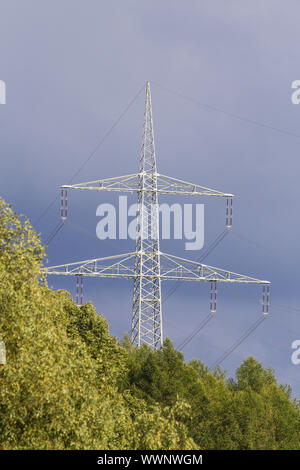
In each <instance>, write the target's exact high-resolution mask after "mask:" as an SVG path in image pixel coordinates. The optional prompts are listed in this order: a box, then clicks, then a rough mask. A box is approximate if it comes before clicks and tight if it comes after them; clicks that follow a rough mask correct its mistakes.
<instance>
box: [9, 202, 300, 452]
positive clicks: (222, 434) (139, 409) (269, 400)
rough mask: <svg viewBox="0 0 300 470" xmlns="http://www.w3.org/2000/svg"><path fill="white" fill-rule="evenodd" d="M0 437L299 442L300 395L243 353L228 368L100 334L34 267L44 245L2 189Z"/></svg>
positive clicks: (98, 444) (258, 444)
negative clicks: (231, 373)
mask: <svg viewBox="0 0 300 470" xmlns="http://www.w3.org/2000/svg"><path fill="white" fill-rule="evenodd" d="M0 221H1V224H0V341H3V342H4V343H5V347H6V356H7V357H6V360H7V363H6V364H5V365H4V366H3V367H2V368H0V449H107V450H110V449H150V450H151V449H165V450H167V449H175V450H177V449H179V450H180V449H197V448H199V449H299V448H300V407H299V403H298V402H297V401H296V400H294V399H292V397H291V390H290V387H288V386H283V385H278V384H277V383H276V380H275V377H274V373H273V371H272V370H270V369H268V370H265V369H264V368H263V366H262V365H261V364H260V363H259V362H257V361H256V360H255V359H254V358H253V357H249V358H247V359H246V360H245V361H244V362H243V363H242V364H241V366H240V367H239V368H238V369H237V371H236V377H235V378H234V379H228V378H227V377H226V374H225V373H224V372H223V371H222V370H221V369H218V370H216V371H214V373H212V372H210V371H209V370H208V368H207V367H206V366H205V365H204V364H203V363H202V362H201V361H199V360H197V359H194V360H192V361H190V362H188V363H187V362H185V361H184V357H183V355H182V353H181V352H179V351H176V349H174V347H173V345H172V343H171V341H170V340H169V339H168V338H167V339H166V340H165V342H164V344H163V347H162V348H161V349H159V350H156V351H153V350H151V349H150V348H149V347H147V346H146V345H143V346H142V347H141V348H134V347H133V346H132V345H131V343H130V341H129V339H128V338H127V337H124V339H123V341H122V342H121V343H120V342H119V341H118V340H117V339H116V338H114V337H113V336H111V335H110V333H109V329H108V324H107V322H106V320H105V319H104V318H103V316H102V315H99V314H97V313H96V311H95V309H94V307H93V305H92V304H91V303H86V304H85V305H83V306H81V307H79V306H77V305H76V304H75V303H74V302H73V300H72V298H71V296H70V294H69V293H68V292H66V291H63V290H59V291H57V292H55V291H53V290H52V289H50V288H49V287H48V286H47V283H46V279H45V278H44V276H43V275H42V274H41V267H42V263H43V260H44V257H45V249H44V247H43V245H42V243H41V241H40V239H39V236H38V235H37V234H36V232H35V231H34V229H33V228H32V226H31V225H30V222H29V221H28V220H27V219H26V218H24V217H22V216H18V215H16V214H15V213H14V212H13V210H12V209H11V207H10V206H9V205H7V204H6V203H5V202H4V201H3V200H2V199H0Z"/></svg>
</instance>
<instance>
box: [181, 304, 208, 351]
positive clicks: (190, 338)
mask: <svg viewBox="0 0 300 470" xmlns="http://www.w3.org/2000/svg"><path fill="white" fill-rule="evenodd" d="M212 318H213V315H212V314H211V313H210V314H209V315H207V316H206V317H205V318H204V319H203V320H202V322H201V323H200V325H198V326H197V328H195V330H194V331H192V333H190V334H189V336H188V337H187V338H186V339H185V340H184V341H183V342H182V343H181V344H180V345H179V346H178V349H179V350H181V351H182V350H183V348H185V347H186V346H187V345H188V344H189V343H190V341H192V339H193V338H194V337H195V336H196V335H197V334H198V333H199V332H200V331H201V330H202V329H203V328H204V327H205V326H206V325H207V323H208V322H210V320H211V319H212Z"/></svg>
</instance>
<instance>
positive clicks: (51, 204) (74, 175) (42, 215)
mask: <svg viewBox="0 0 300 470" xmlns="http://www.w3.org/2000/svg"><path fill="white" fill-rule="evenodd" d="M144 88H145V85H143V86H142V87H141V88H140V90H139V91H138V93H137V94H136V95H135V97H134V98H133V99H132V100H131V101H130V102H129V104H128V105H127V106H126V108H125V109H124V110H123V111H122V113H121V114H120V116H119V117H118V118H117V120H116V121H115V122H114V123H113V125H112V126H111V127H110V128H109V129H108V131H107V132H106V133H105V134H104V136H103V137H102V139H101V140H100V142H98V144H97V145H96V147H95V148H94V149H93V151H92V152H91V153H90V154H89V156H88V157H87V159H86V160H85V161H84V162H83V163H82V164H81V166H80V167H79V168H78V170H77V171H76V172H75V173H74V174H73V176H72V177H71V178H70V180H69V182H68V184H71V183H72V181H73V180H74V178H75V177H76V176H78V175H79V173H80V172H81V171H82V170H83V168H84V167H85V166H86V165H87V163H88V162H89V161H90V160H91V159H92V158H93V156H94V155H95V154H96V152H97V151H98V150H99V148H100V147H101V145H103V143H104V142H105V140H106V139H107V138H108V137H109V135H110V134H111V133H112V131H113V130H114V129H115V127H116V126H117V125H118V124H119V122H120V121H121V119H122V118H123V117H124V116H125V114H126V113H127V112H128V111H129V109H130V108H131V106H132V105H133V104H134V103H135V101H136V100H137V98H138V97H139V96H140V94H141V92H142V91H143V90H144ZM58 197H59V195H57V196H56V197H55V198H54V199H53V200H52V201H51V202H50V204H49V205H48V206H47V207H46V209H45V210H44V211H43V212H42V213H41V215H40V216H39V217H38V219H37V220H36V221H35V225H37V224H38V223H39V222H40V221H41V220H42V218H43V217H44V216H45V215H46V214H47V212H48V211H49V210H50V209H51V207H52V206H53V204H54V203H55V202H56V201H57V199H58Z"/></svg>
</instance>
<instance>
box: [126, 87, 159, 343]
mask: <svg viewBox="0 0 300 470" xmlns="http://www.w3.org/2000/svg"><path fill="white" fill-rule="evenodd" d="M137 195H138V221H137V234H136V256H135V265H134V270H135V273H136V277H135V279H134V287H133V306H132V325H131V337H132V342H133V343H134V344H137V346H140V344H141V341H145V342H147V343H148V344H150V345H151V346H153V347H154V348H156V347H157V346H158V345H159V344H161V343H162V338H163V334H162V318H161V315H162V311H161V285H160V251H159V213H158V193H157V172H156V157H155V145H154V132H153V121H152V106H151V93H150V84H149V82H147V84H146V102H145V115H144V129H143V141H142V148H141V156H140V172H139V177H138V192H137Z"/></svg>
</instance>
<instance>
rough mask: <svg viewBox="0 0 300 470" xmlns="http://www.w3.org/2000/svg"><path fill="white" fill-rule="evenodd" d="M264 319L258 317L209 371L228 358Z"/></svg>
mask: <svg viewBox="0 0 300 470" xmlns="http://www.w3.org/2000/svg"><path fill="white" fill-rule="evenodd" d="M265 319H266V317H265V316H264V317H260V318H258V319H257V320H256V321H255V322H254V323H253V324H252V325H251V326H250V327H249V328H248V329H247V330H246V331H245V332H244V333H243V334H242V335H241V336H240V337H239V338H238V339H237V340H236V341H235V342H234V343H233V344H232V345H231V346H230V348H228V349H227V350H226V351H225V352H224V353H223V354H222V355H221V356H220V357H219V359H217V360H216V361H215V362H214V363H213V364H212V366H211V367H210V370H212V369H214V368H215V367H216V366H218V365H220V364H221V363H222V362H223V361H225V359H227V357H229V356H230V354H232V353H233V351H234V350H235V349H236V348H237V347H238V346H239V345H240V344H242V343H243V342H244V341H245V340H246V339H247V338H248V337H249V336H250V335H251V334H252V333H253V332H254V331H255V330H256V328H258V327H259V325H260V324H261V323H263V322H264V321H265Z"/></svg>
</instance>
